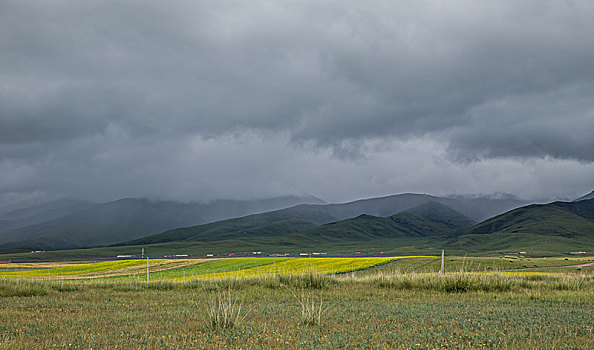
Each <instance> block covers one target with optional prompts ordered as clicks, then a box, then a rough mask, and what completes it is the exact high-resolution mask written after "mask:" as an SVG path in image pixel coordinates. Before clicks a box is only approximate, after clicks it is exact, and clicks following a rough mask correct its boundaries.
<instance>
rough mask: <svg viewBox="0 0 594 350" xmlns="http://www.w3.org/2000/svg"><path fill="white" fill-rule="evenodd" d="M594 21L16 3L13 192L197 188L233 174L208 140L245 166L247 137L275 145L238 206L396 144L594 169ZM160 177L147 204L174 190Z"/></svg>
mask: <svg viewBox="0 0 594 350" xmlns="http://www.w3.org/2000/svg"><path fill="white" fill-rule="evenodd" d="M593 16H594V3H592V2H591V1H586V0H583V1H579V0H576V1H560V0H559V1H553V0H550V1H536V0H525V1H517V0H513V1H512V0H509V1H496V2H495V1H491V2H476V1H451V2H443V1H380V0H378V1H364V2H363V1H313V0H312V1H218V0H217V1H215V0H212V1H168V2H163V1H125V2H123V1H106V0H103V1H84V2H81V1H58V0H57V1H43V2H24V1H7V0H3V1H2V0H0V169H2V171H3V172H4V174H6V176H5V179H4V180H0V186H2V187H0V188H3V189H4V190H5V191H7V190H8V191H25V192H27V191H29V192H32V191H36V190H37V189H39V188H41V187H43V188H46V189H48V191H51V189H52V188H53V189H54V190H55V192H56V193H63V192H67V188H68V187H69V186H75V187H76V186H78V187H80V189H78V190H76V191H75V190H73V192H76V193H78V192H79V191H82V192H84V191H88V190H89V185H90V184H91V183H96V182H101V181H102V179H107V180H104V181H105V187H106V188H108V187H113V186H116V184H118V185H117V186H119V184H122V187H125V188H130V187H126V185H125V184H128V185H129V184H130V183H131V182H134V180H132V179H133V178H134V177H135V176H133V175H132V174H135V175H136V176H138V174H137V173H135V172H134V171H131V170H130V169H129V168H130V165H131V164H133V165H134V166H133V168H134V169H139V170H138V171H141V172H142V171H143V173H144V174H146V172H151V171H152V172H153V173H155V172H156V171H155V169H153V164H154V163H157V164H159V163H168V162H170V161H171V162H172V163H171V164H170V166H171V167H173V169H174V171H175V173H176V174H177V175H175V176H177V179H178V182H179V183H182V184H183V183H191V182H192V180H190V179H192V176H191V174H192V173H193V172H201V171H202V170H201V169H202V168H201V166H204V167H208V166H212V167H213V169H218V173H221V172H227V171H229V170H230V169H231V168H232V166H231V165H227V164H223V163H221V161H220V159H219V158H217V157H214V158H211V157H209V156H208V155H206V154H204V152H205V151H204V149H202V148H200V147H198V148H192V147H191V145H192V144H193V142H196V141H195V140H202V141H200V142H199V144H200V145H202V146H204V147H206V146H205V145H206V144H208V145H209V147H206V148H207V149H209V151H210V152H215V153H216V149H218V148H220V149H224V150H228V152H229V153H225V151H223V152H222V153H221V154H225V156H224V157H226V159H228V160H230V161H231V162H237V161H239V160H238V159H239V158H237V157H235V156H234V155H233V152H236V151H237V149H236V148H235V146H233V145H234V144H242V142H245V141H242V140H243V139H242V138H243V137H244V136H233V135H251V136H252V137H255V138H256V139H262V144H266V145H267V146H266V147H264V146H262V147H260V146H258V145H259V144H258V142H256V144H252V143H249V146H250V147H253V150H254V151H256V150H257V152H259V153H258V155H254V154H250V155H245V156H246V157H249V158H250V159H251V160H252V161H254V162H255V163H258V164H260V165H261V166H260V168H257V167H256V168H253V169H252V174H251V175H250V174H247V175H246V177H249V176H251V178H250V179H251V180H246V182H245V183H239V182H238V183H237V185H236V187H237V190H236V191H235V192H233V191H231V192H230V193H229V194H228V195H229V196H232V195H233V193H239V192H241V191H243V190H239V189H240V188H242V186H245V185H246V184H248V186H249V184H253V183H256V182H258V181H259V180H256V179H258V178H261V177H262V176H261V171H262V170H258V169H262V168H263V167H264V164H270V162H275V161H276V162H280V163H282V164H284V169H286V170H285V172H284V173H283V172H282V171H281V170H280V169H279V170H278V173H275V174H276V176H277V177H278V178H280V179H282V178H285V181H284V182H283V181H282V180H275V179H273V178H268V183H270V182H275V181H277V182H278V183H277V184H276V185H274V184H273V185H271V186H272V187H274V188H276V189H277V190H275V191H276V192H283V190H286V189H287V183H289V182H290V181H293V180H295V179H293V178H292V177H291V176H288V174H289V173H291V172H294V171H295V169H294V168H295V167H296V166H297V165H295V164H292V163H286V162H284V161H283V159H284V158H285V157H287V156H288V155H289V154H290V157H292V158H293V159H301V157H304V158H303V160H302V162H303V164H302V165H310V166H311V165H312V164H319V163H325V164H328V163H332V164H334V168H332V169H328V172H329V173H334V171H336V170H337V169H340V168H341V165H339V164H338V163H336V164H335V163H334V160H333V161H330V159H332V158H333V157H337V158H338V159H339V160H340V159H342V160H344V161H346V162H348V159H353V158H354V159H358V160H365V159H368V161H370V162H373V161H374V160H373V159H376V158H377V159H380V158H381V159H384V156H383V155H382V154H384V153H382V152H384V149H383V148H382V147H383V146H378V145H381V144H390V145H392V146H390V147H391V148H390V147H388V149H396V150H397V149H399V148H400V147H403V146H401V145H402V144H404V145H406V144H414V145H418V147H420V148H419V150H417V151H416V152H417V153H419V154H422V155H424V156H421V157H420V158H419V159H425V160H426V161H434V160H432V159H433V158H432V157H431V156H428V155H427V153H426V152H425V146H426V145H427V144H431V145H432V147H433V149H434V150H435V149H439V151H435V152H436V154H438V156H433V157H439V158H447V159H448V160H447V162H454V163H452V164H455V163H456V162H460V161H462V163H463V164H465V165H463V166H469V165H468V164H467V163H466V162H467V161H468V160H471V161H473V162H479V163H480V162H482V161H483V160H489V159H495V161H494V162H493V163H491V164H499V163H498V162H499V161H500V159H505V158H506V157H515V158H514V159H516V160H517V159H518V158H519V159H529V158H534V157H535V158H539V159H561V160H567V161H570V162H571V161H573V160H577V161H578V163H576V164H580V162H582V163H583V164H585V165H584V166H586V167H587V169H586V168H583V169H582V170H580V171H582V173H587V174H591V170H590V168H589V165H588V164H590V163H591V162H592V161H594V152H592V151H591V150H592V149H594V138H593V137H592V135H594V41H593V40H592V37H591V36H592V33H594V21H592V18H593ZM270 135H275V137H272V136H270ZM278 135H282V139H279V138H278V137H277V136H278ZM378 140H381V142H379V143H378V142H376V141H378ZM427 140H429V141H427ZM287 141H288V142H289V144H288V145H287ZM212 142H214V143H212ZM213 144H216V145H217V146H216V147H214V146H212V145H213ZM370 144H373V145H374V146H373V147H371V146H370ZM114 145H117V148H114ZM394 145H396V146H394ZM250 147H247V149H250V150H252V148H250ZM370 147H371V148H370ZM378 147H379V148H378ZM394 147H395V148H394ZM271 148H274V149H276V150H284V152H286V153H287V154H286V155H282V154H277V153H275V152H274V151H273V150H271ZM232 150H233V151H232ZM409 151H410V152H412V153H414V152H413V151H412V150H410V149H409ZM442 151H443V152H442ZM293 152H297V153H293ZM326 152H329V153H326ZM320 154H322V155H326V156H327V157H328V158H327V159H326V158H324V159H325V160H324V161H322V160H320V158H317V157H318V156H319V155H320ZM172 157H173V160H171V158H172ZM184 157H185V158H184ZM307 157H311V159H309V158H308V159H309V160H306V159H305V158H307ZM374 157H376V158H374ZM409 157H413V158H414V157H417V155H415V154H411V155H409ZM184 159H185V160H186V161H184ZM188 159H190V160H192V161H193V162H200V164H201V165H200V166H199V165H195V164H193V163H192V162H188V161H187V160H188ZM369 159H370V160H369ZM116 160H117V161H116ZM407 163H408V160H407V158H406V157H404V156H403V157H402V158H399V160H398V164H399V165H400V164H407ZM413 163H414V162H413ZM81 164H82V165H81ZM213 164H214V165H213ZM448 164H449V163H448ZM572 164H573V163H572ZM415 165H418V164H415ZM499 165H501V164H499ZM352 166H353V167H355V166H356V165H355V164H353V165H352ZM375 166H379V165H378V164H376V165H375ZM444 166H445V165H444ZM461 166H462V165H461ZM526 166H529V165H526ZM576 166H577V165H576ZM448 167H449V166H448ZM127 168H128V169H127ZM77 169H78V170H77ZM89 169H94V171H96V172H98V173H102V172H104V173H109V174H110V175H109V176H107V177H105V176H104V175H103V176H102V175H96V174H95V173H93V174H89V173H88V172H89V171H90V170H89ZM250 169H251V167H250ZM452 169H453V168H452ZM342 170H344V169H342ZM433 170H435V171H437V172H439V171H438V170H436V169H433ZM135 171H136V170H135ZM383 171H384V172H385V174H392V175H393V172H392V171H389V170H388V169H384V170H383ZM576 171H577V170H576ZM157 173H158V172H157ZM42 174H45V175H42ZM113 174H120V176H121V177H119V176H118V175H113ZM124 174H127V175H125V176H124ZM206 175H208V176H214V174H211V173H208V174H207V173H204V176H206ZM306 175H307V174H304V176H305V177H307V176H310V177H311V178H314V177H315V176H319V175H320V174H313V173H312V174H309V175H307V176H306ZM378 176H380V177H379V178H382V176H381V175H378ZM452 176H453V175H452ZM95 177H96V178H95ZM75 178H76V179H79V178H86V179H88V181H86V182H85V181H80V183H79V184H78V185H77V184H76V183H77V181H78V180H77V181H74V179H75ZM123 178H125V179H123ZM142 178H144V179H145V180H144V181H139V182H138V183H137V184H134V185H129V186H131V187H134V186H136V185H138V186H139V187H138V189H137V190H131V192H130V194H133V195H134V194H137V193H136V192H138V193H142V192H143V191H146V188H147V187H152V186H154V185H155V183H160V182H161V181H166V176H165V174H163V176H161V175H155V177H152V178H148V177H147V176H142ZM90 179H94V180H92V181H91V180H90ZM289 179H291V180H289ZM356 179H357V178H356V177H355V178H353V179H352V180H353V181H356ZM225 181H231V182H233V181H234V180H233V179H225ZM250 181H252V182H250ZM303 181H306V182H307V181H308V180H303ZM312 181H313V180H312ZM427 181H429V180H428V179H427ZM584 181H585V180H584ZM584 181H582V183H584ZM404 182H406V181H404ZM378 183H379V180H378ZM40 184H43V185H40ZM141 184H144V185H145V186H144V187H142V186H141ZM149 184H150V185H149ZM344 185H345V186H348V185H347V184H344ZM440 185H443V183H440ZM117 186H116V187H117ZM187 186H190V187H191V188H192V190H193V191H197V192H201V191H202V192H204V191H206V192H208V191H210V190H208V191H207V190H205V189H206V188H211V190H212V188H219V192H220V191H224V189H225V188H228V187H225V186H218V185H217V184H213V183H206V182H201V183H200V184H198V185H197V184H195V183H194V184H192V185H187ZM258 186H260V187H261V188H264V187H266V186H267V184H265V183H261V184H260V185H258ZM258 186H255V187H258ZM231 187H233V186H231ZM297 187H298V186H297ZM413 187H414V186H413ZM143 188H144V189H143ZM184 188H187V187H183V186H181V185H180V187H179V188H175V189H173V188H170V189H169V190H170V191H171V192H175V193H178V192H179V193H184V191H185V190H184ZM394 188H395V187H392V189H394ZM497 189H498V188H497V187H494V190H497ZM289 190H290V191H293V190H294V191H303V190H304V188H303V187H301V188H294V189H289ZM383 190H386V191H389V190H390V189H385V188H383V187H382V188H381V189H380V188H376V189H375V190H371V189H370V190H369V191H367V193H369V192H370V191H371V192H372V191H377V192H381V191H383ZM411 190H412V189H411ZM458 190H459V189H456V188H453V189H452V191H453V192H456V191H458ZM122 191H123V190H122ZM212 191H213V193H210V194H209V195H211V196H216V192H217V190H212ZM304 191H308V189H307V187H306V186H305V190H304ZM336 191H339V190H336ZM576 191H577V190H576ZM99 192H101V190H99ZM116 192H117V191H116ZM186 192H187V191H186ZM232 192H233V193H232ZM534 192H537V191H536V190H535V191H534ZM560 192H561V191H560ZM118 193H121V191H120V192H118ZM241 193H242V195H247V193H243V192H241ZM161 194H162V193H161ZM314 194H315V193H314ZM531 194H532V193H531ZM329 196H332V194H329Z"/></svg>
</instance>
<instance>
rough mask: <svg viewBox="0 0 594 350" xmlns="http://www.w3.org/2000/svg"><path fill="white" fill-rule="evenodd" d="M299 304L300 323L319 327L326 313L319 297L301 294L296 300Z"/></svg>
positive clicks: (326, 309)
mask: <svg viewBox="0 0 594 350" xmlns="http://www.w3.org/2000/svg"><path fill="white" fill-rule="evenodd" d="M297 300H298V302H299V315H300V322H301V324H304V325H306V326H316V325H321V324H322V320H323V316H324V314H325V313H326V311H328V308H326V307H325V306H324V301H323V299H322V298H321V297H318V298H316V297H314V296H313V295H311V294H307V293H304V292H302V293H301V294H300V295H299V298H298V299H297Z"/></svg>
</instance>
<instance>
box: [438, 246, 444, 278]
mask: <svg viewBox="0 0 594 350" xmlns="http://www.w3.org/2000/svg"><path fill="white" fill-rule="evenodd" d="M444 255H445V251H444V250H443V249H442V251H441V270H439V274H440V275H443V274H444V273H445V269H444V266H443V260H444Z"/></svg>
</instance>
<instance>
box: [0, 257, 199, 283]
mask: <svg viewBox="0 0 594 350" xmlns="http://www.w3.org/2000/svg"><path fill="white" fill-rule="evenodd" d="M205 261H209V260H206V259H153V260H150V269H151V271H153V272H159V271H164V270H172V269H177V268H183V267H186V266H190V265H196V264H200V263H203V262H205ZM27 265H29V266H28V268H29V269H28V270H19V271H10V272H0V277H21V278H32V279H88V278H106V277H116V276H129V275H136V274H141V273H144V272H145V271H146V261H145V260H118V261H104V262H97V263H86V264H70V265H67V266H56V267H53V268H51V265H49V264H43V268H38V269H32V268H33V267H34V266H35V264H33V263H31V264H27ZM39 267H41V266H39Z"/></svg>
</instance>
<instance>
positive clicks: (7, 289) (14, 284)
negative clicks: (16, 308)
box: [0, 280, 51, 297]
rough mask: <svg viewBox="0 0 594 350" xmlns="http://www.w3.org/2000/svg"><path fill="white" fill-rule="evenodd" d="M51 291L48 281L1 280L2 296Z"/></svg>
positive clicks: (31, 294)
mask: <svg viewBox="0 0 594 350" xmlns="http://www.w3.org/2000/svg"><path fill="white" fill-rule="evenodd" d="M50 293H51V288H50V286H49V285H48V284H47V283H43V282H23V281H19V280H16V281H11V280H0V297H32V296H40V295H48V294H50Z"/></svg>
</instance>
